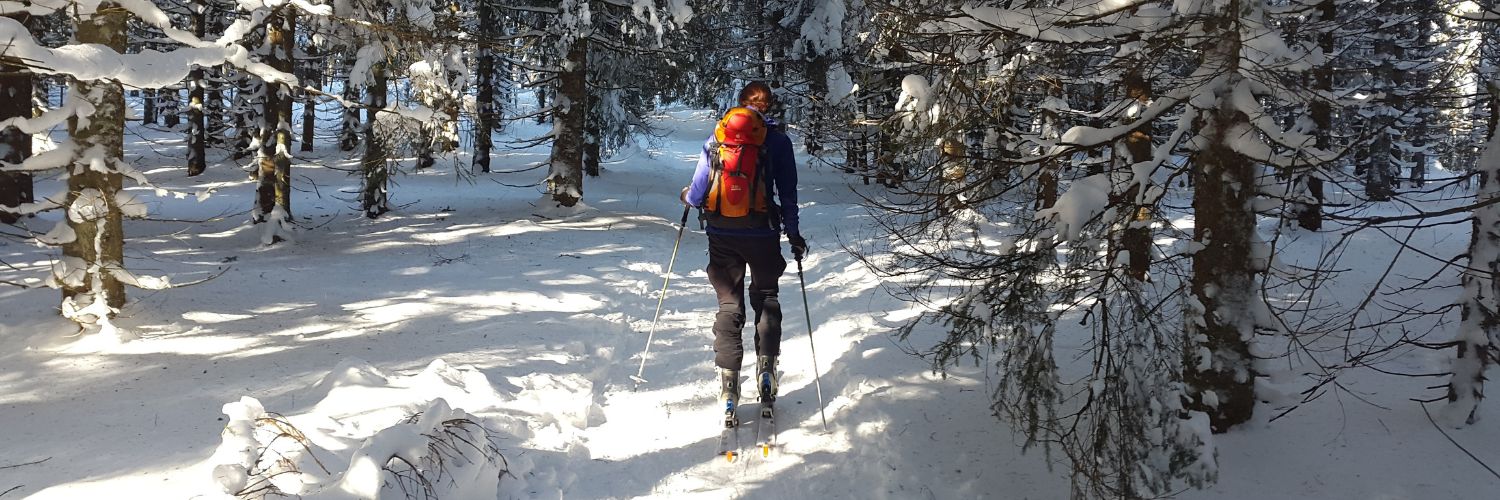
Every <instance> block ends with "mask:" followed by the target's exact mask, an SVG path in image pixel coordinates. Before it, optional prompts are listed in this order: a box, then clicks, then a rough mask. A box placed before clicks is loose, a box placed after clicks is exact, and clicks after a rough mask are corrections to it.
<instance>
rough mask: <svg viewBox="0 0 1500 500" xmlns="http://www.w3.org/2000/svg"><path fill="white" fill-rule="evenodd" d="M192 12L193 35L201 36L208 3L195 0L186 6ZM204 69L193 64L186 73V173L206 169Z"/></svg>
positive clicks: (206, 132)
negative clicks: (190, 69) (191, 68)
mask: <svg viewBox="0 0 1500 500" xmlns="http://www.w3.org/2000/svg"><path fill="white" fill-rule="evenodd" d="M188 8H189V9H190V10H191V12H192V21H193V35H195V36H197V37H198V38H200V39H201V38H203V36H204V35H205V34H207V32H208V19H207V15H208V4H207V3H205V2H203V1H202V0H195V1H194V2H193V3H192V4H190V5H189V6H188ZM204 86H205V82H204V70H203V67H202V66H194V67H193V70H192V71H191V72H189V73H188V133H187V140H188V151H187V164H188V168H187V174H188V175H189V176H194V175H198V174H201V173H203V171H204V170H207V169H208V158H207V153H206V151H205V147H206V142H207V141H208V130H207V129H208V124H207V122H206V118H207V117H206V116H205V115H204V114H203V101H204V94H203V93H204Z"/></svg>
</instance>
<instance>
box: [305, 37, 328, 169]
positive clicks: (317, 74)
mask: <svg viewBox="0 0 1500 500" xmlns="http://www.w3.org/2000/svg"><path fill="white" fill-rule="evenodd" d="M307 56H308V58H309V60H308V61H307V63H306V68H307V72H306V73H307V74H306V75H305V77H306V82H305V84H307V85H312V86H314V87H316V88H318V89H320V90H321V89H322V88H323V72H322V71H321V70H319V65H318V61H321V60H322V59H318V51H317V48H315V47H308V48H307ZM317 111H318V100H317V97H316V96H314V95H313V94H312V93H311V92H303V93H302V141H301V148H300V149H301V150H302V151H312V150H313V139H314V138H315V136H316V133H317V127H318V113H317Z"/></svg>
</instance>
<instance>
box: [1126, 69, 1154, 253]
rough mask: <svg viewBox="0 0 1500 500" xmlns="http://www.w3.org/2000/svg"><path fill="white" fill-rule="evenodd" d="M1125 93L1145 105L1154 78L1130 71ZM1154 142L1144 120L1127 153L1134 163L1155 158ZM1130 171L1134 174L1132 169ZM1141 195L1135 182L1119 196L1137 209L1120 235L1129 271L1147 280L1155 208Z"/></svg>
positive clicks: (1129, 138) (1131, 137)
mask: <svg viewBox="0 0 1500 500" xmlns="http://www.w3.org/2000/svg"><path fill="white" fill-rule="evenodd" d="M1125 97H1126V98H1128V99H1133V100H1135V101H1136V102H1137V103H1138V104H1139V105H1140V106H1141V107H1142V108H1144V107H1145V106H1146V103H1148V102H1150V101H1151V82H1150V81H1149V80H1146V79H1145V78H1143V77H1141V76H1140V75H1139V74H1137V73H1130V74H1129V75H1127V76H1126V78H1125ZM1151 146H1152V144H1151V123H1150V122H1146V123H1142V124H1140V127H1139V128H1136V129H1135V130H1133V131H1131V132H1130V134H1128V135H1126V136H1125V153H1126V155H1127V157H1128V159H1129V161H1130V164H1131V165H1134V164H1137V163H1141V162H1146V161H1151V159H1152V154H1151ZM1126 172H1127V173H1132V174H1133V172H1131V171H1130V170H1129V169H1127V170H1126ZM1138 196H1140V186H1138V185H1132V186H1130V187H1129V188H1128V189H1126V190H1125V192H1124V194H1123V199H1121V200H1118V201H1119V205H1120V206H1123V207H1129V208H1131V212H1133V213H1132V214H1131V216H1130V217H1129V218H1128V220H1127V224H1128V226H1127V227H1126V228H1125V230H1124V234H1122V235H1121V236H1120V244H1121V246H1123V247H1125V253H1126V255H1129V256H1130V265H1129V267H1127V268H1126V274H1127V275H1129V276H1130V277H1131V278H1134V279H1135V280H1136V281H1146V273H1147V272H1149V271H1150V270H1151V225H1150V224H1151V210H1150V208H1148V207H1143V206H1138V204H1137V203H1136V198H1137V197H1138Z"/></svg>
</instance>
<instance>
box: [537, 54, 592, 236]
mask: <svg viewBox="0 0 1500 500" xmlns="http://www.w3.org/2000/svg"><path fill="white" fill-rule="evenodd" d="M587 55H588V39H587V38H579V39H577V40H574V41H573V42H572V44H571V45H570V46H569V47H568V55H567V57H566V58H564V60H563V64H562V67H563V70H562V75H560V76H559V77H558V79H559V83H558V89H557V94H558V95H557V96H556V102H554V103H553V105H554V106H556V107H557V111H556V112H555V113H554V114H553V117H552V119H553V120H554V121H555V124H554V126H553V130H554V131H555V134H556V135H555V136H554V137H553V139H552V141H553V142H552V156H551V160H550V161H549V165H550V167H551V168H550V169H549V171H548V174H547V194H549V195H551V196H552V200H553V201H556V202H557V204H558V205H561V206H565V207H571V206H573V205H575V204H577V203H578V200H580V199H582V198H583V134H584V131H583V121H584V115H585V114H586V113H587V112H588V106H587V104H588V87H587V85H586V83H585V80H586V78H587V76H588V57H587Z"/></svg>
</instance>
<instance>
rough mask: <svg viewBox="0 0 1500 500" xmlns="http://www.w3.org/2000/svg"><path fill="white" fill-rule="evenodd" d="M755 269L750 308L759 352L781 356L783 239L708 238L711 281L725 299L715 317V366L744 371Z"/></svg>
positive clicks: (720, 297) (727, 236) (759, 353)
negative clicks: (747, 275)
mask: <svg viewBox="0 0 1500 500" xmlns="http://www.w3.org/2000/svg"><path fill="white" fill-rule="evenodd" d="M747 266H748V267H749V268H750V308H751V309H752V310H754V311H755V352H756V354H757V355H762V356H778V355H780V354H781V299H779V298H777V295H778V294H779V293H780V286H779V285H780V281H781V273H782V272H784V271H786V259H785V258H782V256H781V237H780V236H779V235H773V236H730V235H722V234H710V235H708V268H707V269H706V271H707V272H708V282H709V284H711V285H713V287H714V293H715V294H716V295H718V297H719V312H718V314H716V315H715V316H714V353H715V354H714V364H715V365H718V366H719V368H726V369H730V370H739V369H740V367H741V366H742V363H743V362H744V357H745V345H744V341H743V339H742V334H741V332H742V331H743V329H744V326H745V268H746V267H747Z"/></svg>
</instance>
